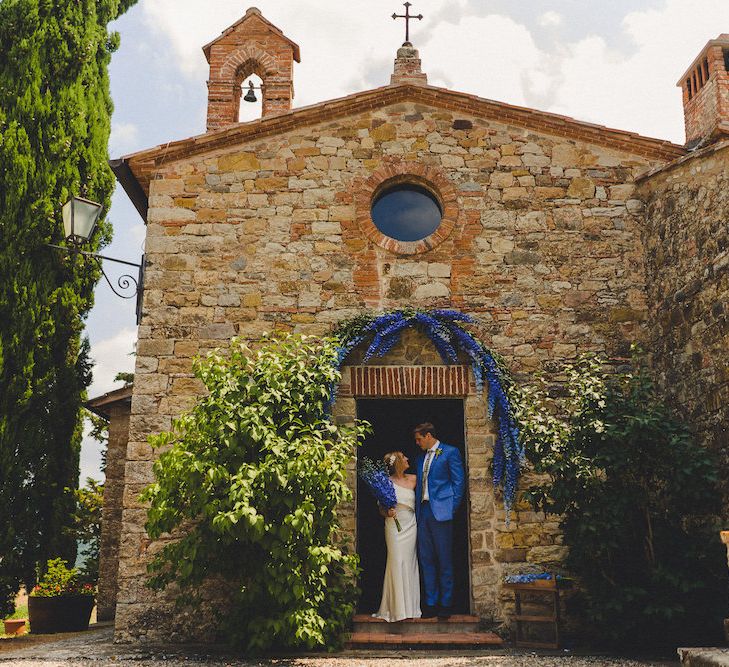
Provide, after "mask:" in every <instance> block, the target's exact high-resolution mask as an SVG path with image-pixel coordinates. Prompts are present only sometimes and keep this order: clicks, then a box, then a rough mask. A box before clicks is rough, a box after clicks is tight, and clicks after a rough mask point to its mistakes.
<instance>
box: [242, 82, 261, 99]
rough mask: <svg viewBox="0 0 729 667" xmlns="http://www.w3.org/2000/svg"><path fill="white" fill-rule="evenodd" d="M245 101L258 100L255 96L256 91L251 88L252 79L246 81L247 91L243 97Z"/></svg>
mask: <svg viewBox="0 0 729 667" xmlns="http://www.w3.org/2000/svg"><path fill="white" fill-rule="evenodd" d="M243 100H244V101H245V102H258V99H257V98H256V91H255V90H254V88H253V81H249V82H248V92H247V93H246V94H245V96H244V97H243Z"/></svg>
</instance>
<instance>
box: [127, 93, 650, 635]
mask: <svg viewBox="0 0 729 667" xmlns="http://www.w3.org/2000/svg"><path fill="white" fill-rule="evenodd" d="M535 122H536V121H535ZM565 132H566V134H569V132H568V131H567V130H565ZM572 136H573V137H574V136H577V133H573V134H572ZM626 150H627V148H626ZM655 164H657V163H654V165H655ZM654 165H651V163H650V162H649V161H648V160H647V159H646V158H642V157H636V156H633V155H632V154H628V153H625V152H623V153H621V152H618V149H616V148H612V149H608V148H605V147H601V146H598V145H594V144H588V143H584V142H581V141H579V140H577V139H575V138H565V137H558V136H554V135H549V134H540V133H538V132H535V131H530V130H527V129H523V128H518V127H513V126H509V125H506V124H502V123H499V122H496V121H490V120H484V119H483V118H479V117H476V116H473V115H468V114H467V113H456V112H454V111H445V110H442V109H438V108H433V107H429V106H426V105H423V104H418V103H413V102H406V103H402V104H396V105H392V106H389V107H384V108H373V109H372V110H370V111H368V112H366V113H360V114H357V115H353V116H349V117H346V118H342V119H340V120H328V121H326V122H322V123H321V124H320V125H316V126H308V127H302V128H300V129H292V130H290V131H289V132H287V133H284V134H280V135H275V136H269V137H265V138H262V139H258V140H256V139H253V140H250V141H248V142H247V143H245V145H241V146H238V147H235V148H229V149H227V150H224V151H221V150H218V151H216V152H208V153H207V154H205V155H204V156H197V157H189V158H185V159H175V160H170V161H167V162H165V163H163V164H162V165H161V166H160V168H159V170H158V172H157V174H156V178H155V179H154V180H152V181H151V185H150V199H149V203H150V209H149V216H148V229H147V245H146V252H147V259H148V262H149V266H148V270H147V274H146V285H145V295H144V319H143V321H142V324H141V326H140V327H139V342H138V347H137V359H136V374H135V384H134V397H133V402H132V417H131V423H130V442H129V447H128V451H127V464H126V489H125V495H124V533H123V536H122V548H121V561H120V569H119V583H120V589H119V598H118V606H117V639H119V640H122V641H126V640H134V639H139V638H140V637H142V636H147V637H148V638H153V637H155V636H157V637H159V638H161V637H163V636H165V637H169V635H167V634H166V632H167V630H168V628H167V625H169V623H168V621H170V619H171V611H170V607H169V606H168V605H166V603H163V602H162V601H161V600H160V599H156V600H155V599H154V598H152V597H151V596H150V593H149V591H147V590H145V589H144V586H143V583H144V576H145V566H146V563H147V561H148V555H147V549H148V548H149V547H150V545H149V541H148V539H147V538H146V536H145V534H144V527H143V526H144V517H145V511H144V508H143V507H141V506H140V505H139V504H138V503H137V500H136V499H137V497H138V494H139V492H140V491H141V489H142V488H143V486H144V485H145V484H146V483H148V482H150V481H151V480H152V474H151V468H152V461H153V458H154V455H153V453H152V452H151V450H150V448H149V446H148V445H147V443H146V439H147V436H148V435H149V434H150V433H154V432H158V431H160V430H164V429H168V428H169V427H170V425H171V419H172V418H173V417H174V416H175V415H178V414H179V413H180V412H181V411H182V410H184V409H185V408H186V407H188V406H189V405H190V404H191V402H192V401H194V398H195V396H196V395H198V393H199V392H200V391H201V389H202V388H201V386H200V384H199V382H198V381H197V380H195V379H194V378H193V377H192V376H191V364H192V358H193V357H194V356H195V355H197V354H204V353H205V352H206V351H208V350H210V349H212V348H214V347H217V346H225V345H226V344H227V343H228V341H229V339H230V338H231V337H232V336H235V335H238V336H242V337H244V338H248V339H256V338H258V337H259V336H260V335H261V334H263V333H264V332H267V331H270V330H271V329H282V330H294V331H299V332H304V333H311V334H316V335H321V334H323V333H325V332H327V331H329V330H330V328H331V326H332V325H333V324H334V323H336V322H338V321H339V320H341V319H343V318H345V317H348V316H351V315H353V314H356V313H359V312H360V311H361V310H362V309H364V308H378V309H384V308H392V307H403V306H413V305H415V306H419V307H434V306H452V307H456V308H459V309H461V310H463V311H465V312H468V313H471V314H473V315H475V316H477V317H478V318H479V319H480V321H481V322H482V323H483V324H482V327H481V331H480V335H481V337H482V338H483V340H484V341H485V342H486V343H487V344H488V345H489V346H491V348H492V349H494V350H495V351H496V352H498V353H500V354H501V355H503V356H504V357H505V359H506V360H507V363H508V364H509V366H510V367H511V368H512V369H513V371H514V372H515V373H516V374H517V375H521V376H523V377H527V376H528V374H531V373H533V372H535V371H537V370H540V369H545V370H547V371H549V372H552V373H555V372H556V371H557V369H558V368H560V367H561V365H562V364H563V363H564V362H565V361H566V360H568V359H572V358H574V357H575V356H576V355H577V354H578V353H579V352H582V351H587V350H599V351H606V352H608V353H609V354H613V355H615V354H617V355H620V354H624V353H626V352H627V350H628V347H629V345H630V343H631V342H632V341H634V340H642V341H645V325H644V323H645V320H646V318H647V313H648V307H647V303H646V297H645V289H644V287H645V278H644V273H643V271H644V265H643V245H642V241H641V227H642V221H643V218H642V204H641V202H640V201H639V200H638V198H637V197H636V196H635V194H634V190H635V185H634V179H635V177H636V175H637V174H638V173H640V172H642V171H644V170H645V169H646V168H647V167H649V166H654ZM408 177H412V178H415V179H420V180H421V181H425V182H428V183H429V184H430V186H431V187H432V189H433V190H434V191H435V192H436V194H438V195H439V197H440V198H441V203H442V205H443V209H444V217H445V218H446V221H447V224H446V223H445V222H444V225H443V228H442V229H441V230H438V231H437V232H436V233H435V234H434V235H433V237H434V238H433V239H432V241H433V243H430V244H428V245H427V247H420V246H417V244H416V245H415V246H407V247H406V246H401V245H399V244H397V242H395V243H394V244H393V243H390V242H389V241H391V240H388V239H385V238H383V237H381V235H379V236H378V232H377V230H376V228H374V225H372V222H371V220H370V219H369V205H370V196H371V194H372V192H374V190H375V189H376V188H377V187H378V186H379V185H381V184H382V183H385V182H387V181H388V180H392V179H400V180H402V179H407V178H408ZM409 363H410V362H409ZM347 400H349V399H347ZM466 400H467V404H466V411H467V413H468V414H469V419H471V418H472V417H473V419H476V417H475V413H476V412H478V413H479V414H482V405H481V404H480V403H478V404H477V403H475V402H474V401H481V399H480V398H478V399H477V398H471V397H468V398H467V399H466ZM341 409H342V410H343V411H344V412H345V413H347V406H346V405H344V404H342V407H341ZM347 414H351V412H350V413H347ZM474 423H475V422H474ZM479 428H480V427H479ZM484 428H485V427H484ZM471 437H472V435H469V439H470V438H471ZM489 437H490V436H489V435H488V433H487V432H486V431H485V430H484V431H483V432H482V433H480V435H479V438H480V439H477V440H475V441H474V443H471V442H470V440H469V443H468V447H476V448H478V447H480V448H483V449H484V450H488V438H489ZM470 451H471V450H469V456H470ZM481 454H483V452H480V453H479V456H480V455H481ZM475 471H480V472H479V474H480V475H481V476H485V475H486V468H485V461H484V462H483V464H482V465H480V466H479V467H477V466H474V467H473V468H472V473H473V474H475ZM470 483H471V484H479V485H481V484H482V481H481V478H480V477H477V478H475V479H472V480H471V482H470ZM479 488H481V489H482V488H483V486H480V487H479ZM483 493H485V492H481V495H483ZM478 498H479V497H478V494H477V493H476V492H475V491H474V495H473V497H472V502H476V501H477V502H479V503H480V502H481V501H480V500H479V499H478ZM474 499H476V500H474ZM484 503H486V505H484V507H483V514H482V516H481V517H480V519H479V520H482V523H478V522H476V523H474V522H473V521H472V524H471V525H472V530H474V531H475V532H474V534H473V535H472V544H473V543H475V542H479V543H482V544H483V545H485V546H484V547H483V549H484V551H483V553H485V554H487V555H488V558H489V559H491V561H492V562H493V563H495V564H498V566H499V568H501V570H504V569H508V568H513V569H524V568H526V567H528V561H531V562H534V563H540V564H541V563H543V562H545V561H549V560H553V559H557V558H559V557H560V556H561V555H562V553H563V548H562V547H561V546H560V545H559V544H555V542H556V541H557V540H555V539H554V538H553V537H552V536H551V532H550V531H552V529H553V527H554V526H553V525H547V526H545V525H544V524H545V522H544V517H542V516H538V515H534V514H533V513H531V512H530V511H529V510H528V508H525V507H519V508H518V511H519V513H518V516H517V517H516V519H517V520H516V521H514V522H513V523H512V524H511V526H509V527H508V528H507V527H506V526H505V525H504V521H503V519H504V517H503V514H502V513H499V511H498V510H497V509H493V510H489V509H488V507H487V505H488V504H489V503H491V505H490V506H491V507H493V502H492V501H491V500H489V499H488V498H486V497H484ZM497 506H498V505H497ZM477 507H480V505H477ZM472 510H473V508H472ZM491 511H493V512H494V515H493V518H492V517H491V515H490V514H489V512H491ZM476 514H478V512H477V513H476ZM537 524H540V525H537ZM545 528H546V532H545ZM545 534H546V535H547V537H544V535H545ZM492 540H493V544H492ZM151 548H155V547H154V546H152V547H151ZM540 550H541V551H540ZM484 558H486V557H485V556H484ZM499 571H500V570H499V569H498V568H491V569H490V570H489V572H499ZM474 586H481V587H482V589H481V590H480V592H479V596H481V597H480V598H479V599H482V600H490V601H491V602H489V603H488V604H487V603H486V602H484V603H483V604H480V605H479V607H478V610H479V612H480V613H483V614H489V613H490V614H493V615H495V616H499V615H500V614H501V613H502V612H501V607H500V606H499V605H500V604H501V603H500V602H498V601H497V598H498V597H499V595H500V592H499V588H498V577H497V576H496V575H495V574H494V575H491V574H490V575H488V576H486V575H484V576H483V577H481V578H480V579H478V583H477V578H476V577H474ZM487 589H488V590H487ZM180 627H181V626H180ZM181 632H182V631H181ZM182 634H183V635H184V632H182ZM188 636H191V635H188Z"/></svg>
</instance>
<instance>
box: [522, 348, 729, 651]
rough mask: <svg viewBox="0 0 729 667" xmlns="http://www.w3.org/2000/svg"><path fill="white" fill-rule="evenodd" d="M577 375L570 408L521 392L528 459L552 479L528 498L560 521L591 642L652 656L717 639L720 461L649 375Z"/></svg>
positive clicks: (721, 602)
mask: <svg viewBox="0 0 729 667" xmlns="http://www.w3.org/2000/svg"><path fill="white" fill-rule="evenodd" d="M567 377H568V381H567V387H568V396H567V399H566V402H565V403H564V404H562V405H561V406H559V407H557V406H555V405H554V401H552V400H551V399H549V397H548V393H547V392H546V391H545V390H544V388H534V387H533V388H518V390H517V392H518V394H519V396H518V397H517V398H516V400H515V401H514V405H515V412H516V416H517V419H518V421H519V422H520V425H521V435H522V438H523V441H524V443H525V445H526V452H527V457H528V459H529V460H530V462H531V463H532V465H533V466H534V469H535V471H536V472H538V473H544V474H545V475H546V477H547V481H545V482H544V483H542V484H537V485H534V486H532V487H531V488H530V489H529V490H528V491H527V493H526V497H527V498H528V499H530V500H531V501H532V503H533V504H534V505H535V506H536V507H537V508H539V509H542V510H544V511H546V512H550V513H554V514H557V515H561V526H562V530H563V532H564V539H565V543H566V544H567V545H568V546H569V555H568V557H567V560H566V563H565V565H566V567H567V569H568V570H569V571H570V572H571V573H572V574H574V575H575V576H576V577H577V579H578V581H579V583H580V591H579V594H578V595H577V596H576V598H575V607H576V608H575V609H574V611H575V614H576V616H578V617H580V618H583V619H584V620H585V621H586V624H585V625H586V628H587V631H588V635H592V636H588V639H589V640H591V641H592V642H594V643H597V644H605V643H610V644H613V645H618V646H620V647H622V648H626V647H635V648H643V649H645V648H648V647H651V646H654V647H675V646H676V645H681V644H682V643H697V642H698V643H701V642H709V643H712V642H716V641H717V640H718V639H719V629H720V626H719V624H720V621H719V619H721V618H723V617H724V616H725V615H726V586H725V584H724V579H725V576H726V564H725V562H724V557H723V554H722V551H723V549H722V548H721V545H720V544H719V542H718V540H717V539H716V532H715V526H713V524H712V522H711V520H710V518H709V519H707V517H710V516H711V515H712V514H713V513H715V512H717V510H718V507H717V501H718V498H719V495H718V492H717V489H716V481H717V473H716V466H715V462H714V460H713V458H712V455H711V454H710V453H709V452H708V451H707V450H706V449H704V448H702V447H700V446H698V445H697V444H695V442H694V441H693V440H692V438H691V437H690V435H689V433H688V431H687V429H686V426H685V424H684V422H683V421H681V420H680V419H677V418H676V417H674V416H673V415H672V414H671V413H670V412H669V410H668V409H667V408H666V406H665V405H664V404H663V403H662V402H661V400H660V398H659V397H658V395H657V393H656V391H655V389H654V387H653V384H652V382H651V380H650V378H649V376H648V374H647V372H646V371H645V369H643V368H640V367H638V368H637V370H635V371H633V372H616V373H613V374H611V375H607V374H606V373H605V369H604V368H603V363H602V361H601V360H600V359H597V358H594V357H584V358H582V359H580V360H579V362H578V363H577V364H575V365H573V366H568V367H567ZM561 414H564V415H566V416H564V417H562V416H560V415H561Z"/></svg>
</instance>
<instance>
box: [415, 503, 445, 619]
mask: <svg viewBox="0 0 729 667" xmlns="http://www.w3.org/2000/svg"><path fill="white" fill-rule="evenodd" d="M418 560H419V561H420V572H421V573H422V576H423V585H424V588H425V604H426V605H427V606H429V607H435V606H438V605H440V606H442V607H450V606H451V604H452V603H453V521H452V520H451V521H437V520H436V518H435V517H434V516H433V511H432V510H431V508H430V503H428V502H424V503H423V504H422V505H421V508H420V514H419V516H418Z"/></svg>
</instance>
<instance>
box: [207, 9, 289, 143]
mask: <svg viewBox="0 0 729 667" xmlns="http://www.w3.org/2000/svg"><path fill="white" fill-rule="evenodd" d="M203 52H204V53H205V57H206V58H207V60H208V63H210V78H209V80H208V124H207V128H208V132H210V131H212V130H218V129H220V128H222V127H227V126H229V125H234V124H235V123H237V122H238V116H239V110H240V98H241V84H242V83H243V82H244V81H245V80H246V79H247V78H248V77H249V76H251V74H257V75H258V76H259V77H261V81H262V83H261V90H260V91H256V93H257V94H258V93H259V92H260V95H261V97H262V99H263V116H273V115H276V114H280V113H284V112H286V111H288V110H289V109H291V100H292V99H293V98H294V74H293V69H294V60H295V61H296V62H297V63H298V62H301V56H300V54H299V47H298V46H297V45H296V44H295V43H294V42H292V41H291V40H290V39H289V38H288V37H286V35H284V34H283V32H281V30H279V29H278V28H277V27H276V26H275V25H273V24H272V23H271V22H270V21H268V20H267V19H265V18H264V17H263V16H262V15H261V11H260V10H259V9H257V8H256V7H251V8H250V9H248V11H246V13H245V16H244V17H243V18H242V19H240V20H239V21H238V22H236V23H234V24H233V25H232V26H230V27H229V28H228V29H227V30H225V31H223V34H222V35H220V37H218V38H217V39H215V40H213V41H212V42H210V43H209V44H206V45H205V46H203Z"/></svg>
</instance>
